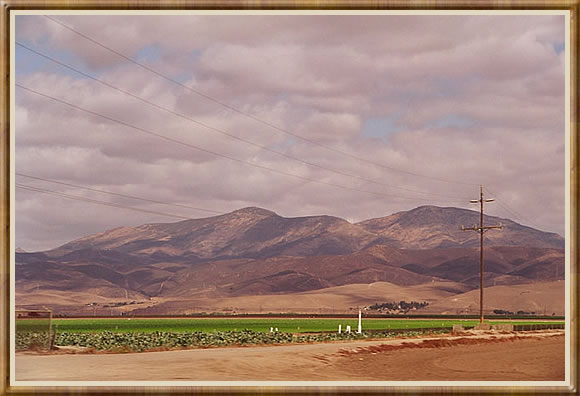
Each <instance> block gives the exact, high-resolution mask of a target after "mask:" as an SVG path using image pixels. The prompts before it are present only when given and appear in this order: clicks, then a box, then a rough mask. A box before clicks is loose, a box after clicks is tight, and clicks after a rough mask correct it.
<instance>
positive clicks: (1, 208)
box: [0, 0, 580, 394]
mask: <svg viewBox="0 0 580 396" xmlns="http://www.w3.org/2000/svg"><path fill="white" fill-rule="evenodd" d="M0 3H1V4H2V10H1V13H0V27H1V30H0V31H1V40H0V54H1V55H2V56H1V60H2V61H1V62H0V71H1V74H0V75H1V79H0V87H1V88H2V91H1V96H0V104H1V106H0V127H1V132H2V133H1V135H0V159H1V171H0V194H1V196H0V234H1V235H2V239H1V241H0V372H1V373H2V377H1V379H0V394H28V393H39V394H40V393H46V394H56V393H65V392H66V393H67V394H70V393H77V392H79V393H92V394H124V393H148V394H152V393H159V394H167V393H193V392H203V393H218V394H220V393H223V394H231V393H274V394H276V393H280V392H283V393H284V394H303V393H305V392H312V391H315V392H316V393H326V392H329V393H342V392H348V393H381V394H384V393H407V392H408V393H412V394H416V393H434V392H436V393H447V392H450V393H480V392H482V391H485V392H486V393H499V394H502V393H504V392H509V393H522V394H527V393H532V392H533V393H538V389H535V388H533V387H518V388H516V387H513V386H512V387H506V388H503V387H485V388H479V389H477V388H471V387H449V386H440V387H431V388H421V387H417V386H410V387H404V388H395V387H386V388H385V387H376V388H375V387H368V388H367V387H365V388H356V387H345V388H336V387H333V388H326V389H319V388H315V387H304V388H297V387H293V388H283V387H282V388H272V387H257V388H246V387H244V385H243V384H241V385H240V386H236V387H230V388H225V387H223V388H222V387H220V388H203V389H202V388H200V387H187V388H183V387H180V388H176V387H159V386H156V387H155V388H154V389H147V388H141V387H139V388H134V387H133V388H130V387H129V388H119V387H95V388H87V387H80V386H77V387H67V388H63V387H42V388H22V387H18V388H14V387H10V385H9V376H10V351H9V328H10V324H11V320H12V318H10V306H9V304H10V257H11V254H12V252H11V251H10V249H11V247H10V238H9V235H10V227H12V226H13V225H12V224H11V223H10V210H11V205H12V203H11V202H10V183H11V180H10V11H12V10H60V9H66V10H162V9H163V10H196V9H199V10H205V9H220V10H267V9H270V10H568V11H570V59H571V65H570V76H571V78H570V86H569V88H570V95H571V103H570V113H571V114H570V116H571V122H570V124H571V125H570V142H569V143H570V161H571V162H570V165H571V169H570V173H571V178H570V192H571V197H570V200H571V201H570V202H571V212H570V226H571V227H570V228H571V234H570V244H571V250H570V263H571V271H570V273H569V274H568V276H569V277H570V280H571V285H570V299H571V301H570V303H571V305H570V306H571V309H570V312H569V314H570V323H571V329H570V330H571V333H572V334H571V345H570V346H571V351H570V377H571V378H570V380H571V386H570V388H562V387H552V388H549V387H546V388H542V389H541V393H544V392H545V393H546V394H558V393H560V394H561V393H564V394H567V393H570V394H575V393H576V392H578V335H579V334H580V333H579V330H580V329H579V323H578V322H579V320H578V319H579V315H578V314H579V311H578V305H577V304H576V302H577V300H578V286H579V285H578V278H579V275H580V274H579V271H578V254H577V246H578V242H579V234H578V229H577V227H578V219H579V217H580V213H579V212H578V194H579V190H578V186H579V183H580V175H579V172H578V168H579V161H578V150H579V148H580V147H579V142H578V114H577V111H578V110H577V109H578V99H577V95H578V91H579V89H578V88H579V87H578V78H577V71H578V52H579V49H580V48H579V42H580V39H579V35H578V33H579V31H580V29H579V22H578V15H579V14H578V11H579V10H580V0H553V1H540V0H513V1H500V2H498V1H491V0H482V1H478V0H463V1H461V0H447V1H445V0H444V1H442V0H439V1H427V0H419V1H414V2H407V1H404V0H374V1H373V0H357V1H349V2H345V1H340V0H321V1H314V0H262V1H259V2H254V1H250V0H245V1H241V0H213V1H212V0H201V1H195V0H193V1H192V0H189V1H188V0H186V1H179V0H168V1H153V0H139V1H131V0H129V1H127V0H101V1H99V0H75V1H72V2H70V1H64V0H60V1H59V0H46V1H43V0H0Z"/></svg>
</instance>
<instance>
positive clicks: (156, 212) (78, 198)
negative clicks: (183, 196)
mask: <svg viewBox="0 0 580 396" xmlns="http://www.w3.org/2000/svg"><path fill="white" fill-rule="evenodd" d="M15 186H16V187H18V188H21V189H23V190H28V191H35V192H40V193H43V194H49V195H55V196H57V197H62V198H68V199H73V200H75V201H82V202H88V203H92V204H97V205H103V206H111V207H114V208H120V209H128V210H133V211H136V212H143V213H149V214H155V215H160V216H167V217H173V218H176V219H181V220H194V219H193V218H191V217H186V216H180V215H175V214H171V213H165V212H159V211H156V210H147V209H139V208H135V207H132V206H127V205H121V204H115V203H111V202H105V201H99V200H96V199H91V198H85V197H81V196H78V195H70V194H65V193H61V192H58V191H54V190H46V189H44V188H39V187H34V186H28V185H25V184H20V183H15Z"/></svg>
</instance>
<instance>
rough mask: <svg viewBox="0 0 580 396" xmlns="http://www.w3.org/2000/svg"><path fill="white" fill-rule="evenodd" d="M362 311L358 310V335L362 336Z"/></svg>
mask: <svg viewBox="0 0 580 396" xmlns="http://www.w3.org/2000/svg"><path fill="white" fill-rule="evenodd" d="M361 317H362V316H361V311H360V309H359V310H358V329H357V331H356V332H357V333H358V334H361V333H362V323H361Z"/></svg>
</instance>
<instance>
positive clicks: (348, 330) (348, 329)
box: [346, 326, 350, 334]
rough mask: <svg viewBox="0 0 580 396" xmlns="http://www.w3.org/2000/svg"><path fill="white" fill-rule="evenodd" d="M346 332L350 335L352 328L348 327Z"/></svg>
mask: <svg viewBox="0 0 580 396" xmlns="http://www.w3.org/2000/svg"><path fill="white" fill-rule="evenodd" d="M346 332H347V333H348V334H350V326H346Z"/></svg>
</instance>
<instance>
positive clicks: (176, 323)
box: [17, 318, 564, 333]
mask: <svg viewBox="0 0 580 396" xmlns="http://www.w3.org/2000/svg"><path fill="white" fill-rule="evenodd" d="M33 322H34V320H30V319H27V320H20V321H18V322H17V327H18V328H19V329H21V330H25V329H26V327H27V326H28V325H32V323H33ZM477 323H478V321H477V320H461V319H453V320H444V319H364V318H363V321H362V327H363V330H397V329H420V328H438V327H451V326H453V325H454V324H463V325H464V326H475V325H476V324H477ZM488 323H491V324H498V323H513V324H543V323H564V322H563V321H561V322H560V321H558V322H553V321H552V322H550V321H537V320H536V321H533V320H514V321H493V320H492V321H489V322H488ZM339 324H341V325H342V328H343V331H344V329H345V328H346V326H347V325H349V326H351V328H352V330H353V331H355V330H356V328H357V326H358V320H357V319H356V318H352V319H346V318H345V319H320V318H312V319H311V318H295V319H292V318H207V319H205V318H204V319H192V318H183V319H182V318H158V319H157V318H156V319H135V318H114V319H103V318H95V319H54V320H53V327H54V328H56V330H57V331H58V332H70V333H95V332H103V331H111V332H154V331H161V332H178V333H185V332H194V331H201V332H208V333H214V332H218V331H239V330H244V329H247V330H253V331H260V332H269V331H270V328H271V327H274V328H276V327H277V328H278V331H279V332H287V333H308V332H320V331H337V330H338V325H339Z"/></svg>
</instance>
